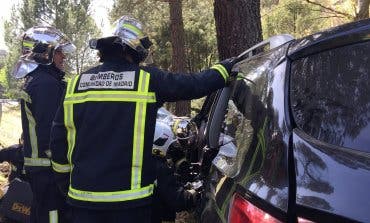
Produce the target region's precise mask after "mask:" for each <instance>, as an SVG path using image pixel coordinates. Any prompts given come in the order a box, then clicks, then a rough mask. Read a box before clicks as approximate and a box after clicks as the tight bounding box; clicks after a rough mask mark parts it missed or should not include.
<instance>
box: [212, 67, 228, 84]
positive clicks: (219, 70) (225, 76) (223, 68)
mask: <svg viewBox="0 0 370 223" xmlns="http://www.w3.org/2000/svg"><path fill="white" fill-rule="evenodd" d="M211 69H215V70H217V71H218V72H219V73H220V74H221V76H222V77H223V78H224V79H225V82H226V81H227V79H228V78H229V73H228V72H227V70H226V69H225V67H224V66H222V65H221V64H216V65H214V66H212V67H211Z"/></svg>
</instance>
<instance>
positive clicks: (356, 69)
mask: <svg viewBox="0 0 370 223" xmlns="http://www.w3.org/2000/svg"><path fill="white" fill-rule="evenodd" d="M369 56H370V41H367V42H362V43H357V44H353V45H348V46H343V47H340V48H335V49H330V50H326V51H323V52H320V53H317V54H313V55H310V56H308V57H305V58H302V59H299V60H296V61H293V62H292V66H291V82H290V86H291V89H290V97H291V98H290V99H291V107H292V112H293V117H294V121H295V123H296V125H297V127H298V128H300V129H301V130H303V131H304V132H306V133H307V134H308V135H310V136H312V137H313V138H315V139H318V140H320V141H323V142H325V143H329V144H332V145H337V146H341V147H347V148H351V149H356V150H361V151H365V152H370V146H369V145H370V137H369V136H370V92H369V86H370V79H369V73H370V60H369Z"/></svg>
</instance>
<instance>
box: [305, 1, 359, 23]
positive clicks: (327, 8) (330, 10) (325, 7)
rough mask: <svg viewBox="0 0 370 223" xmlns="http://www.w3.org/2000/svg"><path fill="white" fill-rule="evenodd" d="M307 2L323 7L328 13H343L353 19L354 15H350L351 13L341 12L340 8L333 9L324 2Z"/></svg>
mask: <svg viewBox="0 0 370 223" xmlns="http://www.w3.org/2000/svg"><path fill="white" fill-rule="evenodd" d="M306 2H307V3H310V4H313V5H316V6H319V7H321V8H323V9H324V10H326V12H327V13H328V12H331V13H334V14H339V15H342V16H344V17H346V18H349V19H353V16H352V15H350V14H348V13H345V12H341V11H338V10H335V9H332V8H330V7H327V6H325V5H323V4H320V3H317V2H314V1H311V0H306Z"/></svg>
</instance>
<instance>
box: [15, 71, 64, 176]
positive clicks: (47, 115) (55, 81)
mask: <svg viewBox="0 0 370 223" xmlns="http://www.w3.org/2000/svg"><path fill="white" fill-rule="evenodd" d="M63 77H64V73H63V72H61V71H60V70H59V69H58V68H56V67H55V66H54V65H49V66H46V65H39V66H38V67H37V68H36V69H35V70H34V71H32V72H31V73H29V74H28V75H27V76H26V81H25V84H24V86H23V91H22V92H21V93H22V99H21V116H22V129H23V134H24V157H25V160H24V161H25V169H26V172H28V171H39V170H43V169H45V168H50V166H51V165H50V150H49V142H50V130H51V126H52V122H53V119H54V116H55V113H56V111H57V109H58V106H59V105H60V102H61V98H62V95H63V92H64V89H65V82H64V81H63Z"/></svg>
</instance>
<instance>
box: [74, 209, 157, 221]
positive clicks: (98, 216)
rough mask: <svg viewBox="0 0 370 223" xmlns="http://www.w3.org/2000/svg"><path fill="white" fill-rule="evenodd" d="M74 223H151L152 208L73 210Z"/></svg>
mask: <svg viewBox="0 0 370 223" xmlns="http://www.w3.org/2000/svg"><path fill="white" fill-rule="evenodd" d="M72 216H73V217H72V218H73V221H72V223H150V221H151V220H150V219H151V207H150V206H145V207H138V208H129V209H121V210H93V209H85V208H77V207H73V208H72Z"/></svg>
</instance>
